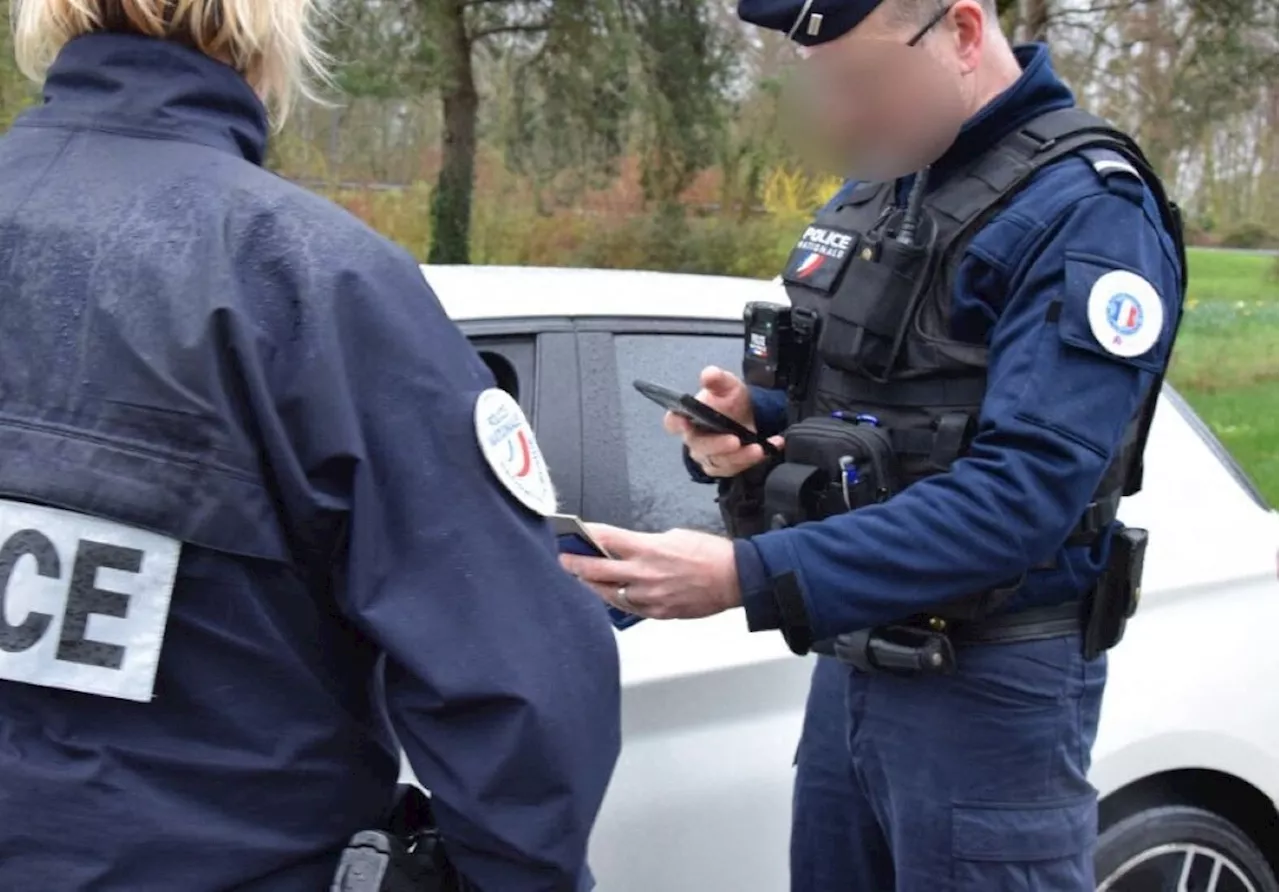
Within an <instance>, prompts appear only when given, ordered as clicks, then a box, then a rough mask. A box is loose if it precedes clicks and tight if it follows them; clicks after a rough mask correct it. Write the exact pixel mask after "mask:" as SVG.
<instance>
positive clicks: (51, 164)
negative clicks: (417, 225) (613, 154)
mask: <svg viewBox="0 0 1280 892" xmlns="http://www.w3.org/2000/svg"><path fill="white" fill-rule="evenodd" d="M310 5H311V4H310V2H309V0H252V2H233V0H192V2H184V3H180V4H179V3H172V2H165V0H20V2H19V3H18V6H17V11H16V15H17V18H16V25H17V29H16V39H17V45H18V49H19V54H20V57H21V60H22V62H23V64H24V66H25V67H26V68H27V70H28V71H30V72H32V73H33V75H35V76H40V75H41V74H42V73H43V70H44V64H45V63H46V62H47V61H49V59H48V57H49V56H51V55H53V54H54V53H56V54H57V55H56V60H54V61H53V63H52V68H50V69H49V70H48V76H47V80H46V83H45V103H44V105H43V106H42V107H40V108H37V109H34V110H33V111H31V112H30V113H29V114H27V115H26V116H25V117H23V118H22V119H21V120H19V121H18V123H17V124H16V125H15V126H14V127H13V129H12V131H11V132H10V133H9V134H8V135H7V136H5V137H4V138H3V139H0V307H3V310H2V311H0V889H5V890H33V892H34V890H40V892H77V890H89V889H92V890H103V892H109V890H119V892H174V890H182V892H215V890H219V892H221V890H232V889H234V890H244V892H249V890H253V892H318V890H321V889H327V888H329V885H330V880H331V879H332V878H333V875H334V871H335V867H336V866H337V863H338V860H339V855H340V853H341V851H342V849H343V846H344V845H345V844H346V842H347V840H348V839H349V838H350V837H351V836H352V835H353V834H354V833H356V832H357V831H361V830H365V829H372V828H375V827H377V826H380V824H381V822H382V821H383V819H384V813H385V812H387V811H388V810H389V808H390V805H391V800H392V795H393V792H394V789H395V785H396V781H397V778H398V775H399V772H400V758H399V749H398V747H397V745H396V740H397V737H398V739H399V742H400V743H401V744H402V745H403V747H404V749H405V751H406V753H407V755H408V758H409V761H410V762H411V763H412V766H413V769H414V772H415V773H416V775H417V777H418V778H419V779H420V780H421V781H422V782H423V784H424V785H425V786H427V787H428V788H429V789H430V790H431V791H432V792H433V794H434V810H435V813H436V815H437V817H438V820H439V825H440V830H441V834H442V836H443V838H444V839H445V846H446V848H447V851H448V854H449V856H450V857H451V859H452V861H453V862H454V864H455V865H456V867H457V868H458V869H459V870H460V872H461V873H462V874H463V875H464V876H465V878H466V879H467V880H468V881H470V883H471V884H472V885H473V886H475V887H478V888H479V889H481V890H484V892H490V890H494V892H513V890H528V892H534V890H575V889H586V888H588V887H589V886H590V885H591V883H590V875H589V872H588V871H587V870H586V869H585V867H584V858H585V852H586V843H587V837H588V834H589V831H590V829H591V826H592V824H593V822H594V819H595V815H596V812H597V809H598V807H599V804H600V802H601V799H602V797H603V794H604V790H605V787H606V784H607V782H608V779H609V777H610V774H611V772H612V769H613V764H614V760H615V758H616V755H617V752H618V747H619V736H620V735H619V697H618V687H617V685H618V679H617V654H616V650H615V646H614V643H613V632H612V630H611V629H610V626H609V623H608V620H607V617H606V614H605V611H604V610H603V609H602V607H601V605H600V603H599V601H598V600H597V599H596V598H595V597H594V596H593V595H592V594H591V593H590V592H589V591H587V590H586V589H585V587H583V586H581V585H579V584H578V583H576V582H574V581H573V580H572V579H571V578H570V577H569V576H568V575H567V574H566V573H564V571H563V570H562V569H561V568H560V566H559V565H558V564H557V563H556V560H555V556H554V549H553V545H552V540H551V536H550V533H549V531H548V530H547V529H546V524H545V522H544V521H543V520H542V518H541V517H540V516H539V515H540V514H542V513H545V512H547V511H549V510H554V495H553V493H552V490H551V486H550V478H549V476H548V474H547V468H546V465H545V463H544V462H543V460H542V458H541V456H540V455H539V453H538V451H537V444H536V442H535V441H534V440H533V438H532V435H531V431H530V430H529V427H528V424H527V423H526V422H525V421H524V419H523V416H522V415H521V413H520V409H519V406H518V405H517V404H516V403H515V402H514V400H512V399H511V398H510V397H509V396H507V395H506V394H505V393H504V392H502V391H500V390H496V389H493V379H492V377H491V376H490V374H489V373H488V371H487V370H486V368H485V366H484V364H483V363H482V362H481V361H480V360H479V358H478V357H477V356H476V354H475V353H474V352H473V351H472V350H471V349H470V347H469V346H468V344H467V342H466V340H465V339H464V338H463V337H462V336H461V334H460V333H459V332H458V331H457V330H456V328H455V327H454V326H453V325H452V324H451V323H450V321H449V320H448V318H446V316H445V315H444V313H443V311H442V309H441V307H440V305H439V304H438V303H437V301H436V299H435V297H434V295H433V294H432V292H431V290H430V288H428V286H427V285H426V283H425V282H424V281H423V278H422V275H421V273H420V271H419V268H418V266H417V265H416V263H415V262H414V261H413V260H412V259H411V258H410V257H409V256H408V255H406V254H405V253H404V252H402V251H400V250H399V249H397V248H395V247H394V246H393V245H391V244H390V243H389V242H387V241H386V240H385V239H383V238H381V237H379V236H378V235H376V234H375V233H373V232H371V231H370V230H369V229H367V228H365V227H364V226H362V225H361V224H360V223H358V222H357V221H356V220H355V219H353V218H352V217H350V216H348V215H347V214H345V213H343V212H342V211H340V210H338V209H337V208H335V207H334V206H332V205H330V204H328V203H327V202H324V201H322V200H320V199H318V198H316V197H314V196H311V195H308V194H306V193H305V192H303V191H301V190H299V189H297V188H295V187H293V186H291V185H290V184H289V183H287V182H285V181H283V180H281V179H279V178H277V177H275V176H273V175H272V174H270V173H268V172H267V171H265V170H263V169H262V167H261V166H260V165H261V163H262V159H263V152H264V148H265V141H266V131H267V116H266V112H265V110H264V106H263V103H262V101H260V100H261V99H262V98H265V99H266V100H267V101H269V102H271V103H273V104H274V105H276V106H277V108H281V107H283V106H284V105H285V104H286V102H287V99H288V95H289V94H290V93H291V92H293V90H294V89H295V88H296V87H297V77H298V73H299V71H300V70H301V69H302V68H303V67H304V66H305V65H307V64H308V63H309V62H313V61H314V58H315V53H314V51H313V50H312V49H311V45H310V43H309V36H308V34H309V32H308V30H307V14H308V9H309V7H310ZM90 32H108V33H90ZM548 642H551V643H550V644H549V643H548ZM393 729H394V733H393ZM344 888H345V887H344Z"/></svg>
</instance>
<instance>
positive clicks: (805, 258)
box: [782, 225, 858, 293]
mask: <svg viewBox="0 0 1280 892" xmlns="http://www.w3.org/2000/svg"><path fill="white" fill-rule="evenodd" d="M857 241H858V237H857V236H856V235H855V234H854V233H852V232H846V231H845V230H843V229H833V228H831V227H827V226H814V225H810V226H807V227H805V230H804V235H802V236H801V237H800V241H798V242H796V246H795V248H794V249H793V250H792V252H791V257H790V258H789V259H788V260H787V270H786V272H785V273H783V275H782V278H783V281H785V282H788V283H790V284H792V285H806V286H808V287H809V288H814V289H817V290H818V291H825V292H827V293H830V292H831V290H832V289H833V288H834V287H835V284H836V280H837V279H839V278H840V273H841V272H842V271H843V270H844V267H845V264H846V263H848V262H849V255H850V254H852V253H853V249H854V248H855V247H856V245H857Z"/></svg>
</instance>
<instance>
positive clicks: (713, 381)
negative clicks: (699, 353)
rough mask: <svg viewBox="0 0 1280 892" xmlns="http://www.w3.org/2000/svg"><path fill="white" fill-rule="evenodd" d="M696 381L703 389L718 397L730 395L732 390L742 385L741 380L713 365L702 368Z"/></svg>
mask: <svg viewBox="0 0 1280 892" xmlns="http://www.w3.org/2000/svg"><path fill="white" fill-rule="evenodd" d="M698 383H699V384H701V385H702V389H703V390H705V391H707V392H708V393H710V394H711V395H712V396H719V397H727V396H732V395H733V392H734V391H735V390H737V389H738V388H739V387H741V386H742V382H741V381H739V380H738V379H737V378H736V377H735V376H734V375H733V374H731V373H730V372H726V371H725V370H724V369H722V368H720V367H719V366H714V365H712V366H707V367H706V368H705V369H703V370H702V374H701V375H699V376H698Z"/></svg>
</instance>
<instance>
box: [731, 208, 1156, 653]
mask: <svg viewBox="0 0 1280 892" xmlns="http://www.w3.org/2000/svg"><path fill="white" fill-rule="evenodd" d="M1034 237H1036V238H1038V239H1039V241H1038V243H1037V244H1034V245H1032V246H1031V247H1030V249H1029V250H1025V251H1023V252H1021V256H1022V257H1024V258H1027V259H1024V261H1023V262H1022V263H1021V265H1020V267H1019V269H1017V270H1015V271H1014V272H1013V274H1012V275H1011V277H1010V281H1009V286H1010V287H1009V292H1008V293H1009V297H1008V300H1007V302H1006V304H1005V307H1004V310H1003V312H1002V314H1001V316H1000V318H999V320H998V321H997V323H996V326H995V329H994V331H993V333H992V336H991V342H990V367H989V372H988V383H987V393H986V397H985V399H984V402H983V407H982V412H981V416H980V418H979V424H978V431H977V435H976V436H975V439H974V441H973V444H972V446H971V449H970V451H969V453H968V454H967V455H966V456H965V457H964V458H962V459H960V460H959V461H957V462H955V463H954V464H953V465H952V467H951V468H950V470H949V471H948V472H946V473H944V474H939V475H937V476H934V477H930V478H927V479H925V480H923V481H920V482H918V483H916V484H914V485H913V486H910V487H908V488H907V489H906V490H904V491H903V492H902V493H900V494H899V495H897V496H896V497H894V498H893V499H891V500H890V501H888V502H886V503H884V504H882V505H875V506H870V507H867V508H864V509H861V510H859V511H856V512H853V513H851V514H845V515H839V516H836V517H832V518H829V519H827V520H824V521H822V522H819V523H810V524H804V525H801V526H798V527H795V528H792V529H787V530H780V531H776V532H770V533H766V534H764V535H761V536H758V537H755V538H754V539H752V540H750V542H749V543H741V544H739V545H738V548H737V554H738V558H737V564H738V570H739V576H740V579H741V582H742V586H743V592H744V605H745V606H746V608H747V613H748V622H749V624H750V626H751V628H753V629H758V628H770V627H773V628H776V627H777V624H778V617H777V615H776V610H775V609H774V608H773V607H772V605H770V604H769V599H768V598H766V597H765V596H764V595H763V593H762V591H761V590H762V588H763V587H764V586H765V585H766V577H776V576H779V575H782V574H786V573H789V572H793V573H795V574H796V577H797V578H798V580H799V583H800V589H801V594H802V596H803V597H804V599H805V606H806V608H807V611H808V614H809V620H810V624H811V628H812V630H813V635H814V637H815V638H816V639H822V638H826V637H831V636H833V635H838V634H842V633H844V632H849V631H853V630H856V629H861V628H867V627H870V626H874V625H878V624H881V623H885V622H890V621H893V620H897V619H901V618H903V617H904V616H908V615H910V614H912V613H915V612H918V611H919V610H920V609H922V608H924V607H925V606H927V605H929V604H935V603H939V602H943V601H946V600H948V599H952V598H957V597H961V596H963V595H966V594H971V593H974V592H979V591H984V590H988V589H991V588H994V587H997V586H999V585H1001V584H1007V583H1008V582H1009V581H1010V580H1013V579H1016V578H1017V577H1018V576H1019V575H1020V574H1021V573H1023V572H1025V571H1026V570H1027V569H1028V568H1029V567H1032V566H1034V565H1036V564H1038V563H1040V562H1043V561H1045V560H1047V559H1049V558H1050V557H1052V556H1053V555H1054V553H1055V552H1056V551H1057V550H1058V549H1059V547H1060V546H1061V545H1062V543H1063V542H1064V541H1065V540H1066V538H1067V536H1068V534H1069V533H1070V531H1071V529H1072V528H1073V526H1074V525H1075V523H1076V522H1077V521H1078V519H1079V518H1080V516H1081V514H1082V513H1083V511H1084V509H1085V507H1086V506H1087V505H1088V504H1089V501H1090V499H1091V497H1092V494H1093V492H1094V490H1095V488H1096V487H1097V485H1098V483H1099V482H1100V481H1101V479H1102V475H1103V473H1104V471H1105V470H1106V468H1107V465H1108V464H1109V462H1110V461H1111V458H1112V456H1113V455H1114V454H1115V452H1116V450H1117V449H1118V448H1119V445H1120V443H1121V438H1122V436H1123V433H1124V430H1125V428H1126V426H1127V424H1128V422H1129V420H1130V419H1131V418H1132V417H1133V416H1134V415H1135V413H1136V412H1137V410H1138V408H1139V404H1140V401H1141V400H1142V398H1143V395H1144V394H1145V393H1146V391H1147V390H1148V388H1149V386H1150V385H1151V383H1152V381H1153V380H1154V377H1155V375H1156V374H1157V373H1158V372H1159V370H1160V368H1161V366H1162V364H1163V362H1164V359H1165V356H1166V354H1167V351H1168V349H1169V345H1170V342H1171V339H1172V335H1173V323H1174V320H1175V318H1176V314H1177V313H1178V312H1179V311H1180V307H1179V304H1178V300H1179V294H1180V291H1179V276H1180V272H1179V269H1178V263H1177V261H1176V260H1175V259H1174V256H1173V253H1172V247H1171V243H1170V241H1169V239H1168V237H1167V235H1166V234H1165V233H1164V231H1163V228H1162V227H1161V226H1160V224H1159V223H1158V222H1157V221H1156V218H1155V217H1154V203H1153V201H1152V200H1151V199H1150V197H1149V196H1147V198H1146V204H1145V206H1143V205H1142V204H1139V203H1138V202H1135V201H1132V200H1130V199H1129V198H1126V197H1124V196H1121V195H1117V194H1113V193H1110V192H1108V193H1104V194H1094V195H1090V196H1089V197H1086V198H1084V199H1081V200H1080V201H1078V202H1077V203H1076V204H1075V205H1074V206H1072V207H1071V208H1069V209H1068V210H1067V211H1066V212H1064V213H1063V214H1062V215H1060V217H1059V219H1058V220H1057V221H1055V222H1054V223H1053V224H1052V225H1050V226H1049V227H1048V228H1047V229H1039V230H1036V232H1035V236H1034ZM1117 270H1123V271H1127V272H1128V273H1131V274H1136V275H1137V276H1140V277H1142V278H1143V279H1145V280H1146V281H1147V282H1148V283H1150V285H1151V286H1153V288H1154V291H1153V292H1150V299H1149V300H1147V301H1146V302H1145V303H1143V304H1142V305H1141V307H1140V310H1141V312H1142V313H1143V314H1145V322H1144V324H1145V325H1146V326H1148V329H1147V332H1146V334H1143V335H1135V336H1134V337H1135V338H1137V337H1145V336H1149V335H1150V334H1157V335H1158V337H1156V338H1155V339H1154V343H1153V344H1152V345H1151V346H1150V347H1149V349H1146V350H1145V351H1144V352H1142V353H1141V354H1139V355H1135V356H1125V355H1120V354H1121V353H1125V352H1129V349H1128V348H1114V349H1113V345H1112V346H1109V344H1104V343H1103V340H1104V339H1106V338H1107V335H1106V332H1105V331H1103V332H1101V333H1099V334H1095V331H1099V329H1097V328H1096V327H1094V326H1095V325H1096V324H1097V323H1098V322H1099V321H1100V320H1101V319H1102V318H1103V317H1101V316H1099V315H1098V314H1099V313H1103V314H1105V313H1106V311H1107V307H1108V304H1109V303H1110V304H1111V305H1112V306H1113V307H1114V306H1115V305H1116V303H1115V301H1112V300H1110V299H1111V298H1116V299H1117V300H1120V299H1121V298H1122V297H1123V294H1124V292H1125V290H1126V288H1129V285H1128V284H1127V283H1126V280H1125V278H1124V277H1123V276H1122V277H1119V278H1117V277H1116V276H1114V275H1111V276H1108V274H1109V273H1113V272H1114V271H1117ZM1127 282H1132V279H1129V280H1127ZM1115 283H1119V284H1118V285H1117V284H1115ZM1129 290H1133V289H1131V288H1130V289H1129ZM1152 302H1154V303H1155V304H1156V305H1155V306H1154V307H1153V306H1152ZM1120 305H1121V306H1122V307H1123V308H1125V312H1126V314H1127V313H1128V312H1129V309H1128V308H1130V307H1131V305H1132V304H1131V303H1124V302H1123V300H1121V304H1120ZM1159 316H1163V320H1164V321H1163V324H1161V323H1160V321H1159V319H1158V318H1157V317H1159ZM1091 317H1093V319H1094V323H1093V324H1091ZM1153 327H1154V329H1155V331H1154V332H1152V331H1151V328H1153ZM1109 343H1111V342H1110V341H1109ZM1131 343H1132V342H1131ZM744 546H745V547H744Z"/></svg>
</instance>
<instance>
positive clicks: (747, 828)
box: [578, 319, 812, 892]
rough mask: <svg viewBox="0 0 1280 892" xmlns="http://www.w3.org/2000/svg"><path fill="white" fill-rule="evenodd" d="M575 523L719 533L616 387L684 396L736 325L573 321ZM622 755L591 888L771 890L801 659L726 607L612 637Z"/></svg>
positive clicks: (703, 503) (778, 885)
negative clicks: (578, 476)
mask: <svg viewBox="0 0 1280 892" xmlns="http://www.w3.org/2000/svg"><path fill="white" fill-rule="evenodd" d="M579 332H580V333H579V336H578V359H579V365H580V370H581V383H582V403H583V418H584V422H583V453H582V471H583V491H582V502H583V511H582V515H583V517H584V518H586V519H587V520H595V521H603V522H607V523H613V524H616V525H619V526H623V527H628V528H631V529H636V530H646V531H661V530H667V529H670V528H671V527H685V528H695V529H704V530H711V531H717V532H718V531H721V530H722V526H721V522H720V515H719V510H718V509H717V507H716V504H715V488H714V487H712V486H709V485H706V484H699V483H694V482H693V481H692V480H691V479H690V478H689V474H688V472H687V470H686V469H685V466H684V462H683V460H682V458H681V450H680V444H679V442H678V441H676V440H675V439H674V438H673V437H671V436H669V435H668V434H667V433H666V432H665V431H663V429H662V410H661V409H660V408H659V407H658V406H656V405H654V404H653V403H651V402H650V401H648V400H647V399H645V398H644V397H642V396H641V395H640V394H639V393H637V392H636V390H635V389H634V388H633V387H632V381H634V380H635V379H636V378H643V379H646V380H650V381H653V382H655V383H658V384H663V385H665V386H668V387H671V388H675V389H678V390H684V391H690V392H696V390H697V389H698V374H699V372H700V371H701V370H702V369H703V368H704V367H706V366H708V365H719V366H722V367H724V368H727V369H729V370H733V371H736V370H737V369H738V368H739V367H740V365H741V362H742V326H741V323H734V322H728V321H723V322H721V321H699V320H652V319H625V320H623V319H600V320H591V321H585V320H584V321H580V322H579ZM618 649H619V653H620V656H621V659H622V680H623V699H622V727H623V748H622V755H621V757H620V759H619V761H618V766H617V770H616V771H615V773H614V776H613V780H612V782H611V784H610V788H609V794H608V796H607V797H606V799H605V803H604V807H603V809H602V810H601V814H600V819H599V821H598V822H597V824H596V829H595V832H594V834H593V836H592V845H591V857H590V860H591V865H592V869H593V870H594V871H595V874H596V878H597V880H598V881H599V883H600V888H601V889H609V890H612V892H653V890H658V889H662V890H673V892H675V890H691V889H699V890H730V889H784V888H786V884H787V881H788V880H787V839H788V831H789V826H790V801H791V782H792V770H791V763H792V755H793V754H794V752H795V747H796V742H797V740H798V739H799V735H800V725H801V718H802V711H803V708H804V703H805V694H806V690H807V685H808V678H809V673H810V671H811V669H812V664H811V663H810V661H809V660H807V659H797V658H796V657H794V656H793V655H792V654H791V653H790V651H788V650H787V648H786V646H785V644H784V643H783V641H782V637H781V636H780V635H777V634H774V633H762V634H757V635H752V634H749V633H748V631H747V628H746V624H745V622H744V621H743V617H742V613H741V611H737V610H731V611H727V612H725V613H722V614H720V615H718V616H715V617H710V618H707V619H701V620H696V621H668V622H659V621H656V620H650V621H646V622H643V623H640V624H638V625H636V626H633V627H631V628H630V629H627V630H626V631H624V632H621V633H619V635H618Z"/></svg>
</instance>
